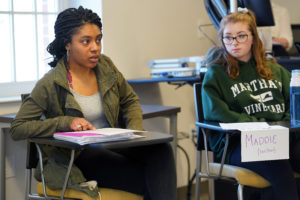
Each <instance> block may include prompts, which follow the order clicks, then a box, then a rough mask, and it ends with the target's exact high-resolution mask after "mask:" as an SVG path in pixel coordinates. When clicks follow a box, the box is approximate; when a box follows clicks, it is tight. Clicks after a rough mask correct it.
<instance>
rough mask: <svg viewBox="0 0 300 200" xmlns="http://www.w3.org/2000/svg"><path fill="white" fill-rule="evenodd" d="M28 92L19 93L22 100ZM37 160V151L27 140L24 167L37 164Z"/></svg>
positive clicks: (32, 166) (28, 167) (27, 95)
mask: <svg viewBox="0 0 300 200" xmlns="http://www.w3.org/2000/svg"><path fill="white" fill-rule="evenodd" d="M29 95H30V94H29V93H26V94H21V100H22V102H24V101H25V99H26V98H27V97H29ZM38 161H39V158H38V153H37V149H36V147H35V145H34V144H33V143H31V142H27V155H26V169H33V168H35V167H36V166H37V163H38Z"/></svg>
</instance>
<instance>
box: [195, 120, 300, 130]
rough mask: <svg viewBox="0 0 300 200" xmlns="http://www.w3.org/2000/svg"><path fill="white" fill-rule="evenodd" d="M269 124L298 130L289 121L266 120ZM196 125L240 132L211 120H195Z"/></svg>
mask: <svg viewBox="0 0 300 200" xmlns="http://www.w3.org/2000/svg"><path fill="white" fill-rule="evenodd" d="M268 124H269V125H280V126H283V127H286V128H289V130H290V132H292V133H294V132H300V127H291V123H290V122H289V121H276V122H268ZM196 125H197V126H198V127H201V128H207V129H211V130H215V131H222V132H227V133H240V132H241V131H239V130H234V129H227V130H225V129H222V128H221V126H220V125H219V122H211V121H203V122H196Z"/></svg>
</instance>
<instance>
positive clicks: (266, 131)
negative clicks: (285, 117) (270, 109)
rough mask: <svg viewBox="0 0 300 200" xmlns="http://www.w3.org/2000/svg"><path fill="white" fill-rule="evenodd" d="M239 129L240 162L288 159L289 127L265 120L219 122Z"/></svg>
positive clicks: (223, 126)
mask: <svg viewBox="0 0 300 200" xmlns="http://www.w3.org/2000/svg"><path fill="white" fill-rule="evenodd" d="M220 126H221V127H222V128H223V129H231V130H240V131H241V151H242V152H241V154H242V155H241V156H242V162H250V161H263V160H279V159H289V129H288V128H286V127H283V126H277V125H276V126H270V125H269V124H268V123H266V122H242V123H220Z"/></svg>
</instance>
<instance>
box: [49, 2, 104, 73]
mask: <svg viewBox="0 0 300 200" xmlns="http://www.w3.org/2000/svg"><path fill="white" fill-rule="evenodd" d="M85 24H95V25H97V26H98V27H99V29H100V30H102V23H101V18H100V17H99V16H98V15H97V13H94V12H93V11H92V10H90V9H86V8H83V7H82V6H79V7H78V9H76V8H68V9H66V10H64V11H62V12H61V13H59V15H58V16H57V18H56V21H55V25H54V33H55V39H54V40H53V41H52V42H51V43H50V44H49V45H48V47H47V51H48V52H49V53H50V54H51V55H52V56H53V61H52V62H50V63H48V64H49V65H50V66H51V67H55V66H56V64H57V62H58V60H59V59H61V58H63V57H64V56H65V55H66V53H67V50H66V48H65V46H66V45H67V44H68V43H69V42H71V40H72V36H73V34H74V33H76V31H77V30H78V28H80V27H81V26H83V25H85Z"/></svg>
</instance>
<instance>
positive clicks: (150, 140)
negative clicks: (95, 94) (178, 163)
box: [28, 132, 173, 149]
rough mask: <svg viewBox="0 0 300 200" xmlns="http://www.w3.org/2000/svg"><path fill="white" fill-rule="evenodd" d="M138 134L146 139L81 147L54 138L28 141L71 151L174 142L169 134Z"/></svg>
mask: <svg viewBox="0 0 300 200" xmlns="http://www.w3.org/2000/svg"><path fill="white" fill-rule="evenodd" d="M136 134H138V135H142V136H145V137H142V138H137V139H132V140H122V141H113V142H103V143H95V144H87V145H79V144H76V143H72V142H67V141H63V140H57V139H54V138H30V139H28V141H30V142H35V143H38V144H49V145H52V146H57V147H63V148H69V149H85V148H106V149H117V148H128V147H138V146H146V145H155V144H162V143H167V142H171V141H172V140H173V136H172V135H170V134H167V133H159V132H138V133H136Z"/></svg>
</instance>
